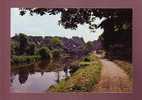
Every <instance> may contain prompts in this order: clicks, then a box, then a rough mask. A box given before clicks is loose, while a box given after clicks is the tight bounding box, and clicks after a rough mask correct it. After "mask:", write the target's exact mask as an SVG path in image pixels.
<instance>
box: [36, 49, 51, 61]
mask: <svg viewBox="0 0 142 100" xmlns="http://www.w3.org/2000/svg"><path fill="white" fill-rule="evenodd" d="M38 53H39V55H40V57H41V59H42V60H50V59H51V54H50V50H49V49H48V48H47V47H42V48H40V49H39V51H38Z"/></svg>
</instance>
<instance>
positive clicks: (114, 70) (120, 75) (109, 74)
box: [93, 59, 132, 92]
mask: <svg viewBox="0 0 142 100" xmlns="http://www.w3.org/2000/svg"><path fill="white" fill-rule="evenodd" d="M101 62H102V64H103V67H102V72H101V79H100V81H99V83H98V84H97V85H96V86H95V89H94V90H93V92H131V89H132V85H131V83H132V82H131V81H130V80H129V77H128V75H127V74H126V73H125V72H124V71H123V70H122V69H121V68H120V67H119V66H118V65H116V64H115V63H113V62H112V61H109V60H107V59H101Z"/></svg>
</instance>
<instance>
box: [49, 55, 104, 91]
mask: <svg viewBox="0 0 142 100" xmlns="http://www.w3.org/2000/svg"><path fill="white" fill-rule="evenodd" d="M87 59H89V60H87V61H86V60H82V61H81V62H80V65H81V66H83V67H81V68H79V69H78V70H77V71H76V72H75V73H73V75H72V76H71V77H69V78H68V79H65V80H61V81H60V82H59V83H58V84H57V85H54V86H51V87H50V88H49V89H48V91H51V92H77V91H79V92H87V91H90V90H91V89H92V88H93V87H94V85H95V84H97V82H98V81H99V79H100V73H101V66H102V65H101V62H100V61H99V59H98V58H97V57H96V56H95V55H94V54H90V55H89V56H88V57H87Z"/></svg>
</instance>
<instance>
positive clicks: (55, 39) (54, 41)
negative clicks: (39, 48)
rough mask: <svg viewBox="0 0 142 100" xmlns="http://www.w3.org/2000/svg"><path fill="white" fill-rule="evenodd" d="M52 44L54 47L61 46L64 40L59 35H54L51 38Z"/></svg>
mask: <svg viewBox="0 0 142 100" xmlns="http://www.w3.org/2000/svg"><path fill="white" fill-rule="evenodd" d="M51 45H52V46H53V48H61V47H62V41H61V40H60V39H59V38H58V37H53V38H52V39H51Z"/></svg>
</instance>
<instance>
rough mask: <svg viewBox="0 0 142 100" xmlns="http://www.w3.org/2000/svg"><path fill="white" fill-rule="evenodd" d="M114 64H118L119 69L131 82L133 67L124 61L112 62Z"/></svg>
mask: <svg viewBox="0 0 142 100" xmlns="http://www.w3.org/2000/svg"><path fill="white" fill-rule="evenodd" d="M114 62H115V63H116V64H118V65H119V66H120V68H122V69H123V70H124V71H125V72H126V73H127V75H128V76H129V78H130V80H132V76H133V75H132V74H133V66H132V64H130V63H128V62H126V61H121V60H115V61H114Z"/></svg>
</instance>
